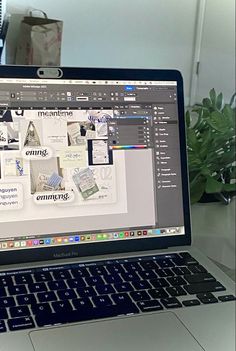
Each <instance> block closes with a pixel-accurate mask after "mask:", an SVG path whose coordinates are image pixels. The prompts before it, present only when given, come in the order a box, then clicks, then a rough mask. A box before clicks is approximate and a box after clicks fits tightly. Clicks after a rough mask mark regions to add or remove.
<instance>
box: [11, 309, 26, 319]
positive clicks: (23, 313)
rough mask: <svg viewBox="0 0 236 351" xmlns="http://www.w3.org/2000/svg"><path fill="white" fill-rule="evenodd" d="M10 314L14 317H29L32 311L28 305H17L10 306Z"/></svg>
mask: <svg viewBox="0 0 236 351" xmlns="http://www.w3.org/2000/svg"><path fill="white" fill-rule="evenodd" d="M10 315H11V317H12V318H17V317H28V316H30V311H29V308H28V307H27V306H17V307H11V308H10Z"/></svg>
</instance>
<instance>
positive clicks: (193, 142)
mask: <svg viewBox="0 0 236 351" xmlns="http://www.w3.org/2000/svg"><path fill="white" fill-rule="evenodd" d="M187 142H188V147H189V148H191V149H193V150H198V149H199V142H198V140H197V136H196V133H195V131H194V130H193V129H187Z"/></svg>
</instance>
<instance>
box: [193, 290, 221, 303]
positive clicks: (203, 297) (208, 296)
mask: <svg viewBox="0 0 236 351" xmlns="http://www.w3.org/2000/svg"><path fill="white" fill-rule="evenodd" d="M197 298H198V299H199V300H200V301H201V302H202V303H204V304H209V303H216V302H218V300H217V298H216V297H215V296H214V295H213V294H212V293H203V294H197Z"/></svg>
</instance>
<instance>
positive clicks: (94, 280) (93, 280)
mask: <svg viewBox="0 0 236 351" xmlns="http://www.w3.org/2000/svg"><path fill="white" fill-rule="evenodd" d="M85 280H86V282H87V284H88V285H89V286H90V285H93V286H95V285H104V280H103V279H102V278H101V277H99V276H93V277H87V278H85Z"/></svg>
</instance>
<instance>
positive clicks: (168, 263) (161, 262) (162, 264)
mask: <svg viewBox="0 0 236 351" xmlns="http://www.w3.org/2000/svg"><path fill="white" fill-rule="evenodd" d="M157 264H158V266H159V267H161V268H170V267H174V263H173V262H171V260H170V259H169V258H166V259H158V260H157Z"/></svg>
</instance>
